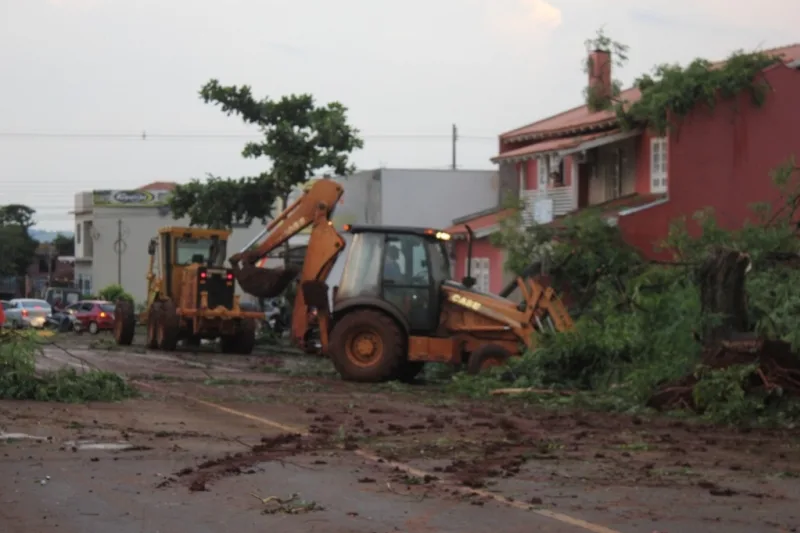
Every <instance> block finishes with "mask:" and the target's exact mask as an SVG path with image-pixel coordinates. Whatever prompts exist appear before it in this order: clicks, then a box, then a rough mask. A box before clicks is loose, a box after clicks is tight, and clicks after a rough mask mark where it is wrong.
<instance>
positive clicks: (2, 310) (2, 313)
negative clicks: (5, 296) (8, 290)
mask: <svg viewBox="0 0 800 533" xmlns="http://www.w3.org/2000/svg"><path fill="white" fill-rule="evenodd" d="M9 306H11V304H10V303H8V302H7V301H5V300H0V328H5V327H7V326H6V309H8V308H9Z"/></svg>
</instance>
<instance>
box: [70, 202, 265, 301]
mask: <svg viewBox="0 0 800 533" xmlns="http://www.w3.org/2000/svg"><path fill="white" fill-rule="evenodd" d="M119 221H122V234H123V241H124V243H125V244H124V246H123V249H122V253H121V255H119V257H118V254H117V250H116V248H115V245H114V243H115V241H116V240H117V238H118V223H119ZM92 222H93V229H94V231H93V232H92V241H93V242H92V247H93V256H92V262H91V266H90V267H89V266H88V265H86V266H84V265H85V263H82V262H79V261H76V279H77V275H78V274H84V275H85V274H86V271H87V270H89V269H91V281H92V290H93V292H94V293H97V292H98V291H100V290H101V289H103V288H104V287H106V286H108V285H111V284H114V283H117V282H118V280H120V279H121V281H122V286H123V287H124V288H125V290H126V291H128V292H129V293H131V295H133V297H134V299H135V300H136V301H137V302H143V301H144V300H146V298H147V282H146V279H145V276H146V274H147V267H148V264H149V260H150V256H149V255H147V246H148V243H149V242H150V239H151V238H152V237H155V236H156V235H157V234H158V230H159V229H160V228H162V227H164V226H188V225H189V221H188V219H180V220H174V219H173V218H172V216H170V215H169V214H165V215H162V214H160V213H159V210H158V208H154V207H122V208H108V207H97V208H95V209H94V212H93V214H92ZM262 228H263V226H262V224H261V222H260V221H255V222H253V224H252V226H251V227H250V228H238V229H235V230H234V231H233V233H232V234H231V237H230V239H229V241H228V250H227V255H228V256H230V255H232V254H233V253H235V252H238V251H239V250H240V249H241V248H243V247H244V246H245V245H246V244H247V243H248V241H249V240H250V239H252V238H253V237H255V236H256V235H257V234H258V232H259V231H260V230H261V229H262ZM119 274H121V278H120V277H119ZM237 292H238V293H239V294H242V291H241V288H240V287H238V285H237Z"/></svg>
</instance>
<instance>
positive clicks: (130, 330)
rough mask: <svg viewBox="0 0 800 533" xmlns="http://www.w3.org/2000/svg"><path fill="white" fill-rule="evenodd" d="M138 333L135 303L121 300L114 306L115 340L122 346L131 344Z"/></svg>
mask: <svg viewBox="0 0 800 533" xmlns="http://www.w3.org/2000/svg"><path fill="white" fill-rule="evenodd" d="M134 333H136V314H135V311H134V309H133V303H131V302H129V301H127V300H119V301H118V302H117V305H116V306H114V340H115V341H117V344H119V345H120V346H130V345H131V344H132V343H133V335H134Z"/></svg>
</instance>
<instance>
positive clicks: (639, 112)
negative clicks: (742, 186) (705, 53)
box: [585, 29, 779, 135]
mask: <svg viewBox="0 0 800 533" xmlns="http://www.w3.org/2000/svg"><path fill="white" fill-rule="evenodd" d="M586 44H587V46H589V47H590V48H591V49H593V50H605V51H608V52H610V53H611V55H612V58H613V60H614V63H615V65H616V66H620V67H621V66H624V65H625V63H626V62H627V59H628V56H627V52H628V47H627V46H626V45H623V44H620V43H618V42H616V41H614V40H612V39H610V38H609V37H608V36H606V35H605V34H604V33H603V30H602V29H600V30H599V31H598V32H597V36H596V37H595V38H594V39H589V40H587V41H586ZM590 61H591V60H587V63H586V65H585V70H586V71H587V72H588V71H590V69H591V62H590ZM778 61H779V58H778V57H775V56H772V55H769V54H766V53H763V52H759V51H755V52H745V51H742V50H739V51H737V52H735V53H733V54H731V55H730V56H729V57H728V59H727V60H726V61H725V62H724V63H722V64H719V63H717V64H714V63H712V62H710V61H708V60H705V59H695V60H694V61H692V62H691V63H690V64H689V65H688V66H686V67H681V66H680V65H677V64H662V65H658V66H656V67H655V68H654V69H653V73H652V74H645V75H643V76H641V77H639V78H637V79H636V81H635V82H634V87H636V88H638V89H639V90H640V91H641V98H640V99H639V100H638V101H636V102H633V103H631V102H628V101H625V100H621V99H619V98H618V96H619V94H620V86H619V83H618V82H617V81H614V82H613V85H614V87H613V91H612V92H613V94H612V99H611V100H610V101H608V100H607V101H603V100H601V99H598V95H596V94H593V93H592V91H591V90H587V92H586V95H585V96H586V102H587V105H588V106H589V107H590V108H592V109H595V110H600V109H613V110H614V112H615V113H616V115H617V118H618V119H619V121H620V124H621V125H622V126H623V127H624V128H626V129H631V128H634V127H639V126H642V125H646V126H647V127H649V128H650V129H651V130H652V131H654V132H656V133H658V134H659V135H664V134H665V133H666V132H667V131H668V130H670V129H672V128H673V127H675V126H677V125H678V124H679V122H680V120H681V119H682V118H683V117H685V116H687V115H688V114H689V113H690V112H692V111H694V110H695V109H696V108H697V106H698V105H705V106H707V108H708V109H711V110H713V109H714V107H715V106H716V104H717V102H718V101H719V100H720V99H722V100H726V99H730V98H733V97H736V96H738V95H739V94H742V93H749V94H750V96H751V100H752V102H753V104H754V105H756V106H761V105H762V104H763V103H764V100H765V98H766V94H767V91H768V90H769V88H770V87H769V84H768V83H767V82H766V80H765V79H764V77H763V75H761V72H762V71H763V70H764V69H765V68H766V67H768V66H770V65H772V64H774V63H777V62H778Z"/></svg>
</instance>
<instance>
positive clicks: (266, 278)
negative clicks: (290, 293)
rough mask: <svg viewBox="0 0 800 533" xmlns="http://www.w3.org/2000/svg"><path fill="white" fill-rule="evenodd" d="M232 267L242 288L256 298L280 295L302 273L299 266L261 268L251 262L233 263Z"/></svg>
mask: <svg viewBox="0 0 800 533" xmlns="http://www.w3.org/2000/svg"><path fill="white" fill-rule="evenodd" d="M231 269H232V270H233V275H234V276H235V277H236V281H238V282H239V286H240V287H242V290H243V291H244V292H246V293H247V294H252V295H253V296H255V297H256V298H274V297H276V296H280V295H281V293H283V291H284V290H286V288H287V287H288V286H289V284H290V283H291V282H292V280H294V279H295V278H296V277H297V275H298V274H299V273H300V269H299V268H297V267H288V268H260V267H257V266H255V265H252V264H250V263H245V264H244V266H240V265H239V264H233V265H231Z"/></svg>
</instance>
